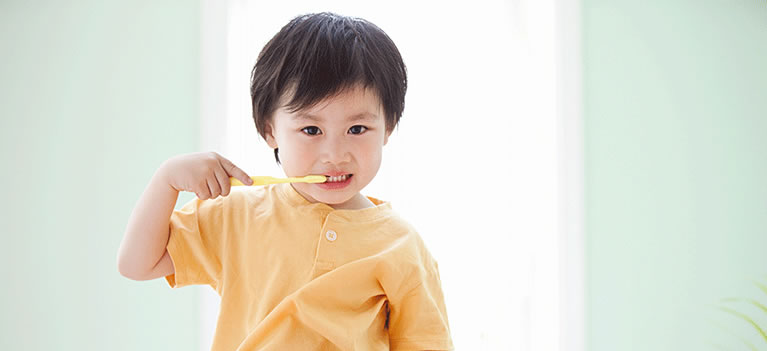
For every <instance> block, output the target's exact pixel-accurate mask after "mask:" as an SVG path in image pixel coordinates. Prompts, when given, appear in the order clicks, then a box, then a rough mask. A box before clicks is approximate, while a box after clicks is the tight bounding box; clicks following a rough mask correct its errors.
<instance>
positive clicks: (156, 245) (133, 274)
mask: <svg viewBox="0 0 767 351" xmlns="http://www.w3.org/2000/svg"><path fill="white" fill-rule="evenodd" d="M177 198H178V191H177V190H176V189H174V188H173V187H172V186H171V185H170V183H169V181H168V178H167V176H166V167H165V163H163V165H162V166H160V168H159V169H158V170H157V172H155V174H154V176H152V179H151V181H150V182H149V185H148V186H147V187H146V189H145V190H144V193H143V194H142V195H141V198H140V199H139V201H138V203H137V204H136V207H135V208H134V209H133V212H132V213H131V216H130V219H129V220H128V225H127V228H126V230H125V235H124V237H123V240H122V242H121V243H120V249H119V252H118V260H117V267H118V270H119V271H120V274H122V275H123V276H125V277H127V278H130V279H133V280H150V279H155V278H159V277H164V276H166V275H169V274H173V273H174V268H173V262H171V260H170V256H169V255H168V252H167V250H166V248H165V247H166V245H168V237H169V236H170V216H171V214H172V213H173V209H174V207H175V205H176V199H177Z"/></svg>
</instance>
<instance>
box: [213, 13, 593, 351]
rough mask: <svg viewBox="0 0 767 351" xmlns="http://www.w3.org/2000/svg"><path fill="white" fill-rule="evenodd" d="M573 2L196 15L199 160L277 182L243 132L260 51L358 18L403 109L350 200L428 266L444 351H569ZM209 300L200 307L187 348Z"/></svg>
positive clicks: (574, 236) (575, 328)
mask: <svg viewBox="0 0 767 351" xmlns="http://www.w3.org/2000/svg"><path fill="white" fill-rule="evenodd" d="M575 5H576V4H575V3H574V2H572V3H571V2H566V1H560V2H555V1H553V0H547V1H533V0H517V1H472V2H465V1H463V2H433V3H430V4H425V3H421V2H414V1H388V2H385V3H384V2H377V3H363V2H354V1H323V2H313V1H308V0H304V1H282V2H268V3H266V2H253V1H244V0H229V1H223V2H216V1H212V0H207V1H203V19H202V20H203V33H202V35H203V42H202V61H203V62H202V86H203V88H202V89H203V91H202V102H201V103H202V114H203V116H202V122H201V123H202V124H201V129H202V145H201V147H202V149H203V150H212V151H217V152H219V153H221V154H222V155H225V156H226V157H228V158H230V159H231V160H232V161H234V162H235V164H238V165H240V166H241V167H243V168H244V169H245V170H246V171H247V172H249V173H250V174H253V175H275V176H282V175H283V173H282V170H281V169H280V168H279V166H277V165H276V164H275V162H274V158H273V154H272V152H271V150H270V149H269V148H268V147H267V146H266V143H265V142H264V141H263V140H261V139H260V137H259V136H258V134H257V132H256V129H255V126H254V123H253V120H252V118H251V108H250V96H249V77H250V70H251V69H252V67H253V64H254V63H255V59H256V57H257V56H258V53H259V51H260V50H261V48H262V47H263V46H264V44H266V42H267V41H268V40H269V39H270V38H271V37H272V36H273V35H274V34H275V33H277V31H279V29H280V28H281V27H282V26H283V25H284V24H286V23H287V22H288V21H289V20H290V19H291V18H293V17H294V16H296V15H299V14H303V13H309V12H320V11H332V12H337V13H339V14H343V15H350V16H356V17H362V18H365V19H368V20H370V21H371V22H373V23H375V24H376V25H378V26H379V27H381V28H382V29H383V30H384V31H386V32H387V34H389V36H390V37H391V38H392V39H393V40H394V42H395V43H396V44H397V46H398V47H399V49H400V52H401V53H402V56H403V59H404V60H405V64H406V65H407V67H408V79H409V86H408V93H407V99H406V107H405V113H404V115H403V118H402V120H401V122H400V126H399V129H398V130H396V131H395V132H394V134H392V137H391V138H390V140H389V144H388V145H387V146H385V147H384V160H383V164H382V166H381V170H380V171H379V173H378V175H377V177H376V179H375V180H374V181H373V183H371V185H369V186H368V187H367V188H366V189H365V191H364V192H363V193H365V194H366V195H372V196H375V197H378V198H382V199H385V200H389V201H391V202H392V205H393V207H394V208H395V209H396V210H397V211H398V212H399V213H401V214H402V215H403V217H404V218H406V219H407V220H409V221H410V222H411V223H412V224H413V225H414V226H415V227H416V228H417V229H418V230H419V233H420V234H421V236H422V237H423V239H424V240H425V242H426V244H427V246H428V247H429V249H430V251H431V252H432V254H433V255H434V256H435V257H436V258H437V260H438V261H439V264H440V274H441V277H442V281H443V290H444V292H445V299H446V304H447V307H448V314H449V318H450V326H451V331H452V334H453V341H454V344H455V346H456V349H458V350H512V349H513V350H565V349H566V350H582V349H583V345H582V342H583V341H582V339H583V336H582V334H583V329H582V328H583V315H582V309H583V307H582V304H583V302H582V300H583V292H582V286H583V282H582V280H583V274H582V265H583V264H582V262H581V261H582V252H581V251H582V250H581V249H580V247H581V246H582V239H581V235H582V234H581V230H580V223H581V221H580V218H581V216H580V212H579V211H580V202H579V196H580V194H581V191H580V187H581V185H580V180H581V179H582V178H581V176H580V167H581V166H580V151H579V150H580V143H579V141H580V136H579V129H578V128H579V124H578V123H579V122H578V118H579V111H578V110H579V107H578V106H579V105H578V103H577V102H578V101H579V100H578V98H579V96H578V95H577V94H578V92H577V89H578V88H576V87H577V84H576V83H577V77H578V70H580V67H579V66H578V63H577V61H575V59H574V57H578V53H577V43H576V40H574V39H575V38H577V31H576V30H575V29H577V28H576V27H577V26H576V25H575V21H574V20H573V19H572V17H571V14H572V13H573V12H572V11H573V10H574V9H575ZM217 304H218V299H217V296H216V295H215V293H213V292H209V293H205V295H204V296H203V305H204V307H203V311H204V313H203V317H202V318H203V321H202V322H203V327H202V328H203V331H202V333H203V335H204V337H205V339H204V340H203V345H202V349H206V350H207V349H209V345H210V343H211V340H212V339H211V336H212V334H213V331H214V329H215V318H216V316H217V309H218V306H217Z"/></svg>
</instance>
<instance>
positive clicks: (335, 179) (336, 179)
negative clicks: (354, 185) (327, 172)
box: [328, 174, 349, 183]
mask: <svg viewBox="0 0 767 351" xmlns="http://www.w3.org/2000/svg"><path fill="white" fill-rule="evenodd" d="M346 178H349V176H348V175H347V174H344V175H342V176H334V177H331V176H328V182H329V183H335V182H343V181H345V180H346Z"/></svg>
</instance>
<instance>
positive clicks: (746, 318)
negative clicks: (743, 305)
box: [719, 299, 767, 343]
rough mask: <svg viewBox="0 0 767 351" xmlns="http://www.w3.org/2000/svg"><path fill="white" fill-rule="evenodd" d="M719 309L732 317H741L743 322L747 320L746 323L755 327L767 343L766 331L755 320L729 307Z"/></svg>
mask: <svg viewBox="0 0 767 351" xmlns="http://www.w3.org/2000/svg"><path fill="white" fill-rule="evenodd" d="M725 300H731V299H725ZM719 308H720V309H721V310H722V311H725V312H727V313H730V314H732V315H735V316H737V317H740V318H741V319H743V320H745V321H746V322H748V323H749V324H751V325H752V326H753V327H754V328H755V329H756V330H757V331H758V332H759V334H761V335H762V339H764V342H765V343H767V333H765V332H764V330H763V329H762V328H761V327H759V325H758V324H756V322H754V320H753V319H751V318H750V317H749V316H747V315H745V314H743V313H740V312H738V311H736V310H733V309H731V308H729V307H724V306H721V307H719Z"/></svg>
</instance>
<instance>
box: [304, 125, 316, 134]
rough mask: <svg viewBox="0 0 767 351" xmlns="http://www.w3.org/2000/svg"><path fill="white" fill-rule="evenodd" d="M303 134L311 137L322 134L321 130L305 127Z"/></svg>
mask: <svg viewBox="0 0 767 351" xmlns="http://www.w3.org/2000/svg"><path fill="white" fill-rule="evenodd" d="M301 131H302V132H304V133H306V134H309V135H318V134H320V129H319V128H317V127H314V126H311V127H305V128H304V129H301Z"/></svg>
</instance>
